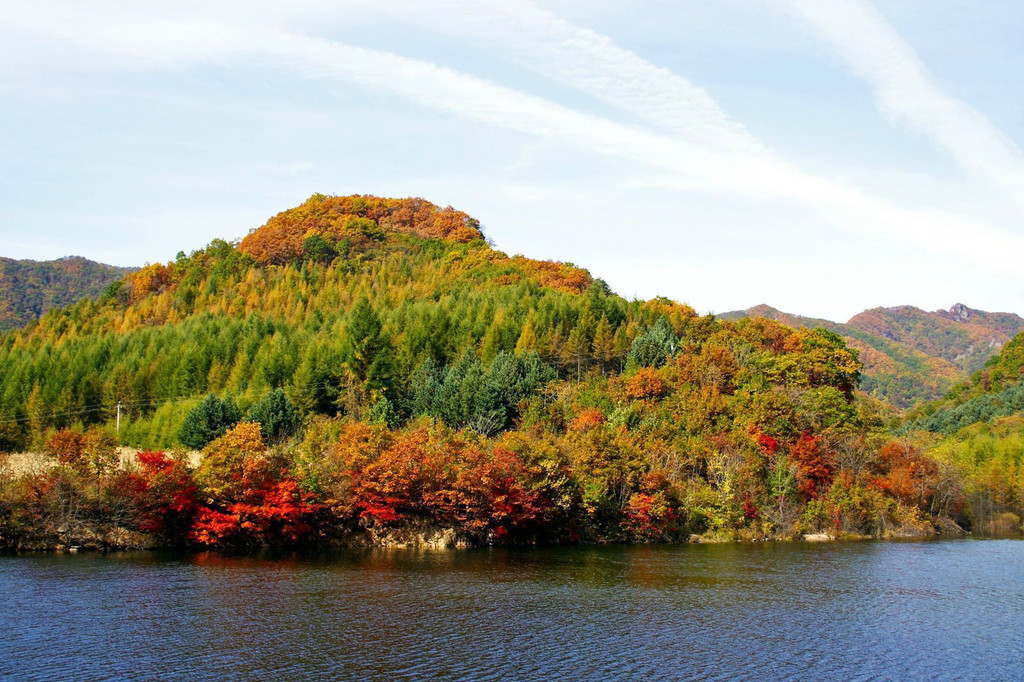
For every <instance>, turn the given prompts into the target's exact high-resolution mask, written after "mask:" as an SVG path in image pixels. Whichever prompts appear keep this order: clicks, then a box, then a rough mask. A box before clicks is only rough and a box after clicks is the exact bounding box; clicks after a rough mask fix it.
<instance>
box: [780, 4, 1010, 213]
mask: <svg viewBox="0 0 1024 682" xmlns="http://www.w3.org/2000/svg"><path fill="white" fill-rule="evenodd" d="M783 1H784V2H785V3H786V4H788V5H789V6H791V7H792V8H793V9H795V10H796V11H797V12H798V13H799V14H800V15H801V16H802V17H803V18H804V19H806V20H807V21H808V22H809V23H810V25H811V26H813V27H814V29H815V30H816V31H817V32H818V33H820V34H821V35H822V36H823V37H824V38H825V39H826V40H828V41H829V43H830V44H831V45H832V46H833V47H834V48H835V49H836V50H837V51H838V52H839V54H840V55H841V56H842V58H843V59H844V60H845V61H846V63H847V64H848V65H849V66H850V68H851V69H852V70H853V71H854V73H856V74H857V75H858V76H859V77H861V78H863V79H864V80H866V81H867V82H868V83H870V84H871V86H872V88H874V92H875V98H876V101H877V104H878V108H879V109H880V110H881V111H882V113H883V114H885V115H886V116H888V117H890V118H891V119H893V120H896V121H901V122H903V123H905V124H908V125H910V126H912V127H913V128H916V129H918V130H920V131H921V132H923V133H925V134H927V135H928V136H930V137H931V138H932V139H933V140H934V141H935V142H936V143H938V144H939V145H941V146H943V147H945V148H946V149H947V150H948V151H949V152H950V153H951V154H952V155H953V156H954V157H955V158H956V160H957V161H958V162H959V163H960V164H961V165H962V166H964V167H965V168H966V169H968V170H970V171H971V172H973V173H977V174H978V175H981V176H982V177H985V178H987V179H988V180H989V181H990V182H993V183H995V184H996V185H998V186H1000V187H1002V188H1004V189H1005V190H1008V191H1009V192H1010V194H1011V195H1012V196H1013V197H1014V198H1015V199H1016V200H1018V201H1021V202H1024V157H1022V156H1021V153H1020V151H1019V150H1018V149H1017V148H1016V146H1015V145H1014V144H1013V142H1012V140H1010V139H1008V138H1007V137H1006V136H1004V135H1003V134H1002V133H1001V132H999V130H998V129H996V127H995V126H994V125H993V124H992V123H991V121H989V120H988V119H987V118H986V117H985V116H984V115H983V114H982V113H981V112H979V111H977V110H976V109H974V108H973V107H971V106H969V105H968V104H966V103H964V102H963V101H961V100H959V99H957V98H956V97H953V96H951V95H949V94H947V93H945V92H943V91H942V89H941V88H940V87H939V86H938V85H937V84H936V83H935V82H934V80H933V79H932V77H931V75H929V73H928V70H927V69H926V68H925V66H924V64H922V63H921V60H920V59H919V58H918V57H917V55H916V54H915V52H914V50H913V49H912V48H911V47H910V46H909V45H908V44H907V43H906V42H905V41H904V40H903V39H902V38H901V37H900V36H899V34H898V33H897V32H896V30H895V29H894V28H893V27H892V26H891V25H890V24H889V23H888V22H887V21H886V20H885V18H884V17H883V16H882V15H881V14H879V12H878V11H877V10H876V9H875V8H874V7H873V6H872V5H871V4H870V3H868V2H866V1H864V0H783Z"/></svg>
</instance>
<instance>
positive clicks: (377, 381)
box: [343, 296, 392, 391]
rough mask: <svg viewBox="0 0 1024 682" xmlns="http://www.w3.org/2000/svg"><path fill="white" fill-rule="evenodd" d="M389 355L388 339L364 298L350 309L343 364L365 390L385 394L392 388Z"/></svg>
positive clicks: (389, 341)
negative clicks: (383, 392)
mask: <svg viewBox="0 0 1024 682" xmlns="http://www.w3.org/2000/svg"><path fill="white" fill-rule="evenodd" d="M391 353H392V346H391V340H390V339H389V338H388V336H387V334H385V333H384V332H383V331H382V328H381V321H380V317H378V316H377V313H376V312H374V310H373V307H372V306H371V305H370V301H369V299H367V298H366V297H365V296H364V297H363V298H361V299H359V301H358V302H357V303H356V304H355V306H354V307H353V308H352V312H351V313H350V314H349V317H348V322H347V324H346V325H345V345H344V348H343V356H344V359H345V364H346V365H348V368H349V370H350V371H351V372H352V374H353V375H354V377H355V379H356V380H357V381H358V382H360V383H361V384H363V385H364V386H365V388H366V389H368V390H371V391H387V390H388V389H389V388H390V387H391V362H390V355H391Z"/></svg>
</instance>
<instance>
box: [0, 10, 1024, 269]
mask: <svg viewBox="0 0 1024 682" xmlns="http://www.w3.org/2000/svg"><path fill="white" fill-rule="evenodd" d="M39 7H40V5H38V4H35V3H33V4H32V5H24V6H23V8H22V9H21V10H19V11H18V12H15V13H12V14H9V15H7V16H4V17H0V24H2V23H4V22H8V23H11V22H14V23H17V24H19V25H21V26H22V27H26V28H29V29H31V30H33V31H37V32H41V33H47V34H50V35H55V36H58V37H61V38H64V39H66V40H69V41H72V42H75V43H77V44H79V45H82V46H84V47H87V48H89V49H93V50H97V51H102V52H106V53H108V54H110V55H112V56H115V57H118V58H124V57H130V58H131V59H132V60H133V63H135V64H148V65H161V66H162V65H167V64H179V63H193V62H204V61H209V60H231V59H236V58H239V57H253V56H255V57H257V58H260V59H263V60H266V61H267V62H270V63H273V64H275V65H278V66H285V67H287V68H290V69H291V70H292V72H293V73H296V74H299V75H301V76H302V77H305V78H310V79H327V80H331V79H341V80H345V81H349V82H356V83H360V84H362V85H365V86H366V87H368V88H373V89H379V90H385V91H388V92H391V93H393V94H395V95H398V96H400V97H403V98H406V99H408V100H410V101H412V102H415V103H417V104H419V105H421V106H425V107H429V108H432V109H435V110H439V111H444V112H447V113H449V114H451V115H454V116H459V117H463V118H468V119H472V120H476V121H481V122H485V123H487V124H490V125H494V126H499V127H501V128H505V129H509V130H515V131H520V132H523V133H527V134H530V135H534V136H541V137H547V138H552V139H555V140H557V141H559V142H562V143H569V144H572V145H575V146H577V147H579V148H581V149H584V150H587V151H590V152H594V153H600V154H606V155H610V156H614V157H617V158H621V159H625V160H628V161H631V162H634V163H637V164H641V165H643V166H647V167H649V168H650V169H651V173H652V175H654V174H657V173H658V172H659V171H660V175H658V181H659V182H662V183H664V184H668V185H672V186H678V187H683V188H687V189H700V190H704V191H712V192H720V193H730V192H739V193H742V194H744V195H751V196H756V197H761V198H764V199H768V200H779V199H782V200H786V201H789V202H794V203H797V204H799V205H802V206H805V207H809V208H811V209H813V210H816V211H818V212H819V213H820V215H821V216H822V219H823V220H829V221H832V222H836V223H837V224H839V225H840V226H842V227H845V228H847V229H850V230H852V231H855V232H857V233H859V234H870V235H873V236H876V237H877V236H883V235H884V236H897V235H898V236H900V237H902V238H903V239H904V240H907V241H910V242H912V243H915V244H919V245H923V246H927V247H929V248H937V249H940V250H946V251H951V252H955V253H964V255H966V256H968V257H971V258H973V259H975V260H978V261H979V262H984V263H986V264H989V265H995V266H1000V267H1003V268H1006V269H1008V270H1015V269H1016V268H1017V267H1018V265H1019V262H1020V259H1021V258H1022V257H1024V240H1022V239H1021V238H1020V237H1019V236H1017V235H1013V234H1009V233H1006V232H1002V231H999V230H996V229H993V228H991V227H989V226H987V225H983V224H980V223H978V222H976V221H972V220H970V219H967V218H963V217H960V216H955V215H950V214H945V213H940V212H932V211H921V210H910V209H905V208H902V207H898V206H894V205H892V204H890V203H889V202H886V201H883V200H881V199H878V198H876V197H872V196H870V195H867V194H866V193H864V192H862V191H861V190H858V189H857V188H854V187H851V186H847V185H844V184H841V183H839V182H836V181H833V180H830V179H827V178H820V177H816V176H813V175H811V174H808V173H805V172H803V171H801V170H799V169H797V168H796V167H794V166H792V165H791V164H788V163H785V162H783V161H779V160H776V159H774V158H773V157H772V155H770V154H765V153H763V152H762V146H761V145H760V144H759V143H758V142H757V141H756V139H753V138H751V137H750V136H749V134H747V133H745V131H743V129H742V127H738V126H737V125H736V124H733V123H731V122H730V121H729V120H728V118H727V117H725V116H724V114H721V112H719V111H718V109H717V107H716V106H715V104H714V102H713V101H712V100H710V98H709V97H706V93H705V94H704V96H695V95H694V92H695V91H694V90H693V89H692V88H691V87H690V86H688V84H687V82H686V81H685V80H682V79H680V78H678V77H677V76H674V75H673V74H671V73H670V72H667V71H665V70H659V69H657V68H656V67H653V66H651V65H649V64H647V63H646V62H644V61H643V60H642V59H640V58H639V57H637V56H636V55H632V54H631V53H628V52H626V51H624V50H621V48H618V47H616V46H614V45H613V44H611V43H610V41H607V39H604V38H602V37H601V36H598V35H597V34H594V33H592V32H588V31H584V30H582V29H578V30H577V29H575V28H573V27H572V26H570V25H568V24H565V23H564V22H559V21H553V20H552V19H551V18H550V17H548V16H546V15H545V16H541V15H537V14H534V13H532V10H530V9H529V8H528V7H527V9H526V10H524V16H527V17H528V18H529V20H530V21H542V22H547V25H548V28H549V29H550V30H549V31H547V32H546V33H544V34H543V35H542V37H541V38H540V39H532V41H533V42H531V44H532V45H536V46H538V49H540V50H541V54H544V55H546V56H545V57H544V59H545V60H546V62H547V63H549V64H550V65H551V66H552V68H554V69H555V70H556V71H557V73H559V74H561V77H563V78H565V79H566V80H567V81H571V82H572V83H573V84H574V85H575V86H578V87H581V88H584V89H586V90H588V91H591V92H594V93H595V94H597V95H598V96H601V97H605V98H608V99H609V100H610V101H614V102H616V103H617V104H620V105H622V106H626V107H632V108H633V109H634V110H636V111H638V112H641V113H642V114H643V115H644V116H645V118H649V119H654V120H656V121H657V122H658V123H660V124H664V126H665V127H670V128H672V130H674V131H676V133H677V134H665V133H659V132H652V131H650V130H647V129H644V128H639V127H635V126H629V125H624V124H621V123H617V122H614V121H610V120H607V119H604V118H601V117H599V116H595V115H592V114H587V113H583V112H580V111H576V110H573V109H570V108H567V107H564V106H561V105H559V104H556V103H553V102H550V101H548V100H545V99H543V98H540V97H537V96H535V95H531V94H529V93H526V92H522V91H517V90H513V89H510V88H507V87H504V86H501V85H498V84H496V83H493V82H490V81H487V80H484V79H481V78H477V77H473V76H469V75H466V74H463V73H459V72H456V71H454V70H452V69H449V68H445V67H442V66H438V65H436V64H432V63H428V62H425V61H422V60H416V59H411V58H408V57H404V56H400V55H396V54H393V53H388V52H382V51H379V50H373V49H367V48H362V47H356V46H352V45H347V44H343V43H338V42H335V41H331V40H327V39H323V38H314V37H310V36H307V35H303V34H301V33H296V32H286V31H281V30H276V29H273V28H266V27H259V26H248V27H242V26H238V25H232V26H229V25H226V24H224V23H223V22H217V21H207V22H198V21H180V20H170V19H161V18H159V17H154V16H140V15H133V14H129V13H128V12H126V11H118V12H117V13H113V14H110V15H109V16H104V15H102V14H97V13H96V12H95V11H91V12H85V11H77V10H76V9H75V8H74V7H73V6H60V7H59V9H60V10H61V11H60V12H56V13H54V12H52V11H40V10H39V9H38V8H39ZM50 9H51V10H52V9H53V8H52V6H51V7H50ZM54 16H58V17H59V19H57V20H54ZM571 36H575V38H572V39H569V38H571ZM574 41H575V42H574ZM544 45H546V46H547V47H541V46H544ZM572 45H576V46H578V48H579V50H581V54H582V55H583V56H578V55H573V54H572V50H571V49H570V47H571V46H572ZM524 49H525V46H524ZM591 58H593V59H594V60H595V61H594V63H593V64H591V63H588V62H589V60H590V59H591ZM595 64H597V65H596V66H595ZM599 72H603V75H602V74H600V73H599ZM641 84H642V85H641ZM659 90H666V91H667V92H669V93H675V94H674V95H672V96H665V97H660V96H657V95H656V93H657V92H658V91H659ZM698 95H699V93H698ZM620 97H621V98H624V100H620V99H619V98H620ZM626 100H628V101H626ZM695 103H696V104H695ZM694 112H696V113H694ZM693 121H697V123H696V124H694V125H699V126H702V130H703V131H704V132H703V133H702V134H701V135H700V136H699V137H702V138H703V143H697V142H695V141H694V140H693V138H694V135H693V134H692V129H691V128H689V127H688V126H689V124H690V123H691V122H693ZM709 131H710V132H709ZM965 232H968V233H970V234H971V235H972V237H971V241H970V243H969V244H967V245H965V244H964V243H963V240H962V238H961V236H962V235H963V234H964V233H965Z"/></svg>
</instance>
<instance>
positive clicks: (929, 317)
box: [719, 303, 1024, 409]
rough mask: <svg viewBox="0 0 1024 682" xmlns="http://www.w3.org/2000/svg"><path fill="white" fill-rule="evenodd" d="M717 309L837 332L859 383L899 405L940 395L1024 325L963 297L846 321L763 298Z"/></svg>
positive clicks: (730, 314) (860, 315)
mask: <svg viewBox="0 0 1024 682" xmlns="http://www.w3.org/2000/svg"><path fill="white" fill-rule="evenodd" d="M719 317H721V318H723V319H732V320H735V319H741V318H743V317H755V318H756V317H764V318H768V319H772V320H775V321H777V322H781V323H782V324H787V325H789V326H795V327H800V326H804V327H808V328H816V327H821V328H824V329H828V330H829V331H833V332H835V333H837V334H840V335H841V336H843V337H844V338H845V339H846V341H847V343H848V344H849V345H850V346H851V347H853V348H855V349H857V350H858V351H859V352H860V354H861V360H862V362H863V363H864V377H865V379H864V382H863V383H862V389H863V390H864V391H865V392H867V393H868V394H870V395H872V396H873V397H876V398H879V399H882V400H885V401H887V402H890V403H892V404H893V405H896V406H897V407H900V408H902V409H907V408H910V407H913V406H914V405H916V404H919V403H921V402H927V401H930V400H937V399H939V398H941V397H943V396H944V395H945V394H946V392H947V391H948V390H949V389H951V388H952V387H953V386H954V385H955V384H957V383H959V382H962V381H965V380H967V378H968V377H969V376H970V375H971V373H973V372H976V371H978V370H980V369H982V368H983V367H984V366H985V362H986V361H987V360H988V359H989V358H991V357H993V356H994V355H995V354H996V353H998V351H999V350H1000V349H1001V348H1002V347H1003V346H1004V345H1005V344H1007V343H1009V341H1010V340H1011V339H1012V338H1013V337H1014V336H1015V335H1016V334H1017V333H1019V332H1021V331H1024V318H1021V317H1020V316H1018V315H1016V314H1014V313H1008V312H987V311H983V310H978V309H975V308H970V307H968V306H966V305H964V304H963V303H956V304H954V305H953V306H951V307H950V308H949V309H948V310H935V311H930V312H929V311H925V310H923V309H921V308H918V307H916V306H910V305H903V306H893V307H876V308H869V309H867V310H864V311H862V312H860V313H857V314H856V315H854V316H852V317H851V318H850V319H849V320H848V321H847V322H834V321H832V320H825V319H821V318H812V317H804V316H801V315H794V314H791V313H787V312H784V311H781V310H778V309H777V308H773V307H772V306H769V305H767V304H760V305H756V306H753V307H751V308H748V309H746V310H739V311H731V312H727V313H723V314H722V315H720V316H719Z"/></svg>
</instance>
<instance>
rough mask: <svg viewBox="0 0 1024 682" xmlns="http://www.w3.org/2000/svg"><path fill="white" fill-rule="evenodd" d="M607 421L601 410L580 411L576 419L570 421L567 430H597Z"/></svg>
mask: <svg viewBox="0 0 1024 682" xmlns="http://www.w3.org/2000/svg"><path fill="white" fill-rule="evenodd" d="M606 421H608V420H607V419H606V418H605V416H604V413H603V412H601V410H595V409H592V408H588V409H585V410H580V413H579V414H577V415H576V418H575V419H573V420H572V423H571V424H570V425H569V428H570V429H571V430H573V431H589V430H590V429H594V428H597V427H598V426H600V425H601V424H604V423H605V422H606Z"/></svg>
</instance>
